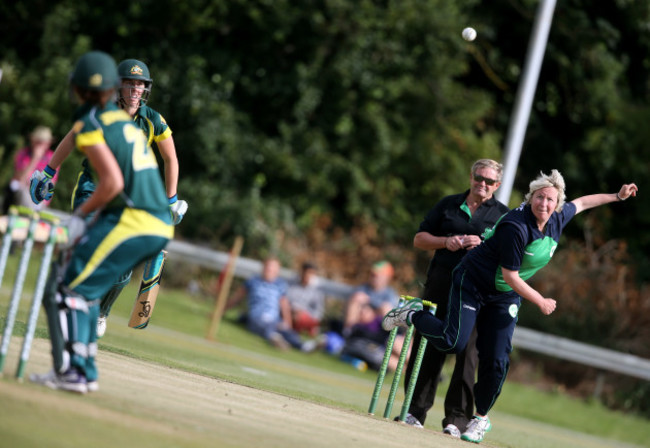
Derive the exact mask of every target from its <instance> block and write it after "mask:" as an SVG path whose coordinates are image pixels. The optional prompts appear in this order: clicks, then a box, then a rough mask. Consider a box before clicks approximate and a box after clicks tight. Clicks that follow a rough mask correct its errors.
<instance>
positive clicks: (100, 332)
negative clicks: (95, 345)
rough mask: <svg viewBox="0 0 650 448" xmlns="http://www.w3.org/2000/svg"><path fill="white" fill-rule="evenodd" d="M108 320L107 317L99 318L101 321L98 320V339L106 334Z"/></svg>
mask: <svg viewBox="0 0 650 448" xmlns="http://www.w3.org/2000/svg"><path fill="white" fill-rule="evenodd" d="M106 319H107V317H106V316H99V319H97V339H99V338H101V337H102V336H104V333H106Z"/></svg>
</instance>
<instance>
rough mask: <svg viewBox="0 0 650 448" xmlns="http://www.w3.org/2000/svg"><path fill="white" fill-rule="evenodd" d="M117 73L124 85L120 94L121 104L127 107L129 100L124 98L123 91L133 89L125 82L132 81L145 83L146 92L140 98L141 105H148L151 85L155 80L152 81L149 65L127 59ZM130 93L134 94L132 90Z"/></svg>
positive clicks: (118, 67) (119, 66) (120, 64)
mask: <svg viewBox="0 0 650 448" xmlns="http://www.w3.org/2000/svg"><path fill="white" fill-rule="evenodd" d="M117 72H118V74H119V76H120V79H121V80H122V85H121V88H120V89H119V93H118V99H119V101H120V103H121V104H122V105H126V101H127V100H126V98H124V97H123V96H122V90H123V89H132V87H131V86H130V85H128V84H125V80H128V79H132V80H138V81H142V82H144V91H143V92H142V96H141V97H140V105H143V104H146V103H147V100H148V99H149V94H150V93H151V85H152V84H153V79H151V75H150V74H149V67H147V64H145V63H144V62H142V61H138V60H137V59H125V60H123V61H122V62H120V63H119V65H118V66H117ZM129 93H130V94H132V93H131V90H129Z"/></svg>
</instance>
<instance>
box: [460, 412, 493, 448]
mask: <svg viewBox="0 0 650 448" xmlns="http://www.w3.org/2000/svg"><path fill="white" fill-rule="evenodd" d="M490 429H492V423H490V419H489V418H488V416H487V415H486V416H485V417H479V416H477V415H475V416H474V418H473V419H471V420H470V421H469V423H468V424H467V429H466V430H465V432H464V433H463V434H462V435H461V436H460V438H461V439H462V440H466V441H468V442H474V443H479V442H480V441H482V440H483V437H485V433H486V432H488V431H489V430H490Z"/></svg>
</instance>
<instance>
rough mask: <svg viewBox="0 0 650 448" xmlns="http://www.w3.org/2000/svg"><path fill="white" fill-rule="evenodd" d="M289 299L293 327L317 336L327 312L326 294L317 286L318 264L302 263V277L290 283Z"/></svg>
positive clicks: (298, 330) (300, 331) (299, 331)
mask: <svg viewBox="0 0 650 448" xmlns="http://www.w3.org/2000/svg"><path fill="white" fill-rule="evenodd" d="M287 299H288V300H289V306H290V309H291V319H292V322H293V329H294V330H296V331H297V332H298V333H302V332H304V333H307V334H309V336H311V337H316V336H317V335H318V333H319V332H320V328H321V321H322V319H323V315H324V314H325V294H324V293H323V291H321V290H320V289H319V288H318V286H317V278H316V265H314V264H313V263H310V262H305V263H303V264H302V268H301V270H300V278H299V279H297V280H296V281H295V282H293V283H292V284H291V285H289V289H288V290H287Z"/></svg>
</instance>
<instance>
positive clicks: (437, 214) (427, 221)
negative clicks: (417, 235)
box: [418, 199, 447, 236]
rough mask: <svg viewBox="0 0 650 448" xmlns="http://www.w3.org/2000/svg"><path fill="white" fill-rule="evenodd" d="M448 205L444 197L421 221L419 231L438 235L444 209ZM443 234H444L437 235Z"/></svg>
mask: <svg viewBox="0 0 650 448" xmlns="http://www.w3.org/2000/svg"><path fill="white" fill-rule="evenodd" d="M446 207H447V201H445V200H444V199H443V200H442V201H439V202H438V203H437V204H436V205H435V206H434V207H433V208H432V209H431V210H429V212H428V213H427V215H426V216H425V217H424V220H423V221H422V222H421V223H420V227H419V228H418V232H427V233H430V234H431V235H436V234H437V233H438V232H439V229H440V221H441V219H442V217H443V213H444V210H445V209H446ZM436 236H442V235H436Z"/></svg>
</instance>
